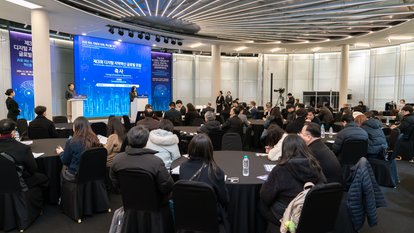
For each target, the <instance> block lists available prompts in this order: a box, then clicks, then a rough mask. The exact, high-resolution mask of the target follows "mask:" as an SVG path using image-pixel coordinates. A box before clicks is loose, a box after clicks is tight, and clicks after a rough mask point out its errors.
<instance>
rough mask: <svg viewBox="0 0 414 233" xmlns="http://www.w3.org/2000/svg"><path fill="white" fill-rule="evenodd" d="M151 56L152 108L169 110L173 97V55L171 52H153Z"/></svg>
mask: <svg viewBox="0 0 414 233" xmlns="http://www.w3.org/2000/svg"><path fill="white" fill-rule="evenodd" d="M151 58H152V62H151V64H152V70H151V73H152V75H151V85H152V88H151V90H152V92H151V94H152V108H153V109H154V110H155V111H167V110H168V104H169V103H170V102H171V99H172V92H171V84H172V82H171V76H172V55H171V54H170V53H160V52H151Z"/></svg>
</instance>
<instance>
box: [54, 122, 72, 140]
mask: <svg viewBox="0 0 414 233" xmlns="http://www.w3.org/2000/svg"><path fill="white" fill-rule="evenodd" d="M55 127H56V131H57V133H58V137H59V138H68V137H69V136H73V123H56V124H55Z"/></svg>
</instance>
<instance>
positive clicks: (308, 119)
mask: <svg viewBox="0 0 414 233" xmlns="http://www.w3.org/2000/svg"><path fill="white" fill-rule="evenodd" d="M306 122H312V123H316V124H318V125H319V126H320V125H321V120H320V119H319V118H318V117H315V109H314V108H309V109H308V115H307V116H306Z"/></svg>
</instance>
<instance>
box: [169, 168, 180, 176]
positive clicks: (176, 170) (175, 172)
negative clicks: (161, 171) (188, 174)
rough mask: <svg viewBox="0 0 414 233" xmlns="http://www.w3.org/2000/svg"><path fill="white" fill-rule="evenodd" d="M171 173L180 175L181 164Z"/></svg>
mask: <svg viewBox="0 0 414 233" xmlns="http://www.w3.org/2000/svg"><path fill="white" fill-rule="evenodd" d="M171 174H174V175H180V166H177V167H175V168H174V169H172V170H171Z"/></svg>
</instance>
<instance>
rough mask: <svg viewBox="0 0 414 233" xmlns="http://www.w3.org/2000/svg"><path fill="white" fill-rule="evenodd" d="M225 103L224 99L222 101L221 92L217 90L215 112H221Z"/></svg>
mask: <svg viewBox="0 0 414 233" xmlns="http://www.w3.org/2000/svg"><path fill="white" fill-rule="evenodd" d="M225 103H226V101H224V96H223V92H222V91H219V94H218V96H217V97H216V106H217V113H221V111H222V110H223V107H224V104H225Z"/></svg>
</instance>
